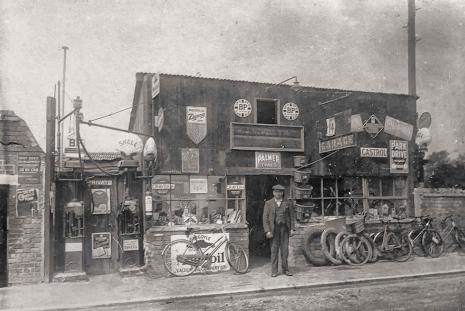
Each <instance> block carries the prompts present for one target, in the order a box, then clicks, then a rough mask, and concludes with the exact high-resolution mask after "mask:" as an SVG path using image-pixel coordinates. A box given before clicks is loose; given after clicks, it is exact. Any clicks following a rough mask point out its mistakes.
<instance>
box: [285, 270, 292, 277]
mask: <svg viewBox="0 0 465 311" xmlns="http://www.w3.org/2000/svg"><path fill="white" fill-rule="evenodd" d="M284 274H285V275H287V276H292V275H293V274H292V273H290V272H289V271H284Z"/></svg>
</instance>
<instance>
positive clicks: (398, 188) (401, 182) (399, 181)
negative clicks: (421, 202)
mask: <svg viewBox="0 0 465 311" xmlns="http://www.w3.org/2000/svg"><path fill="white" fill-rule="evenodd" d="M394 195H395V196H398V197H405V196H407V179H406V178H405V177H396V178H395V179H394Z"/></svg>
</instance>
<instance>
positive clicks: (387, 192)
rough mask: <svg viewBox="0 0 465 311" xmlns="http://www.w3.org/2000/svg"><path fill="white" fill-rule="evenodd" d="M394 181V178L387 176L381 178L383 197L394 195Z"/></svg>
mask: <svg viewBox="0 0 465 311" xmlns="http://www.w3.org/2000/svg"><path fill="white" fill-rule="evenodd" d="M392 183H393V179H392V178H391V177H385V178H382V179H381V185H382V190H383V191H382V196H383V197H386V196H389V197H392V196H393V195H394V190H393V186H392Z"/></svg>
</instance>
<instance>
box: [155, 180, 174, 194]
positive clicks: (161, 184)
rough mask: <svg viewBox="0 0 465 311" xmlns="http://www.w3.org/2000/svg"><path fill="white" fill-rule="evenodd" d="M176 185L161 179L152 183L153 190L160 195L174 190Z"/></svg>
mask: <svg viewBox="0 0 465 311" xmlns="http://www.w3.org/2000/svg"><path fill="white" fill-rule="evenodd" d="M174 187H175V184H170V183H169V181H168V180H165V179H160V180H157V181H156V182H153V183H152V190H154V191H155V192H156V193H158V194H167V193H168V192H170V190H173V189H174Z"/></svg>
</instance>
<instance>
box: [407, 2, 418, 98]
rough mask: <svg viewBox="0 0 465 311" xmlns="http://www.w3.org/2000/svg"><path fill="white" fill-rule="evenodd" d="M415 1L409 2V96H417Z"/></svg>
mask: <svg viewBox="0 0 465 311" xmlns="http://www.w3.org/2000/svg"><path fill="white" fill-rule="evenodd" d="M415 10H416V9H415V0H408V30H407V31H408V94H409V95H412V96H416V95H417V86H416V65H415V49H416V44H417V41H416V40H417V39H416V35H415Z"/></svg>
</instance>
